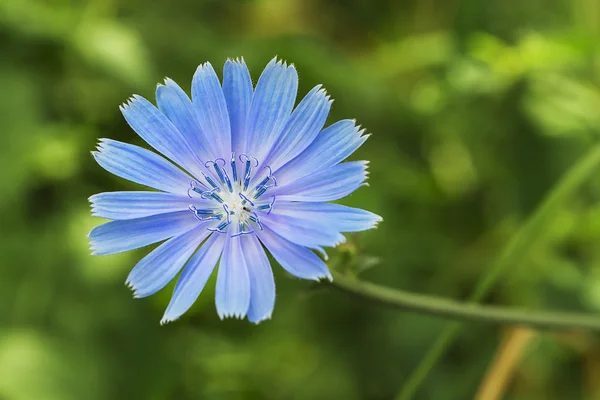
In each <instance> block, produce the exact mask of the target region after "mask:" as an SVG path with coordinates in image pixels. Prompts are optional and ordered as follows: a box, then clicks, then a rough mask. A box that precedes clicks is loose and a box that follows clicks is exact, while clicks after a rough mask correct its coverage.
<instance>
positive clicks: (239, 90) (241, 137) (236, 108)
mask: <svg viewBox="0 0 600 400" xmlns="http://www.w3.org/2000/svg"><path fill="white" fill-rule="evenodd" d="M223 93H224V94H225V101H226V102H227V110H228V111H229V120H230V122H231V142H232V143H231V145H232V150H233V151H234V152H235V153H236V154H238V155H239V154H242V153H245V152H246V143H247V141H248V138H247V135H248V130H247V124H248V114H249V112H250V104H251V103H252V79H251V77H250V72H249V71H248V67H247V66H246V63H245V62H244V59H243V58H242V59H241V60H239V61H233V60H227V62H225V67H224V68H223Z"/></svg>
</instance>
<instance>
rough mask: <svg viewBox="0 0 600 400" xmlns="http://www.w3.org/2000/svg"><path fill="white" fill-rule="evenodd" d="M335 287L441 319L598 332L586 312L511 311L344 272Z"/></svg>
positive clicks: (599, 325)
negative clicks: (399, 287) (394, 286)
mask: <svg viewBox="0 0 600 400" xmlns="http://www.w3.org/2000/svg"><path fill="white" fill-rule="evenodd" d="M331 284H332V285H333V286H335V287H336V288H338V289H341V290H343V291H345V292H348V293H351V294H353V295H356V296H359V297H362V298H364V299H367V300H372V301H376V302H378V303H381V304H384V305H388V306H392V307H396V308H400V309H402V310H406V311H416V312H418V313H421V314H430V315H435V316H438V317H443V318H451V319H460V320H467V321H480V322H492V323H498V324H507V325H524V326H530V327H533V328H537V329H590V330H598V331H600V317H598V316H596V315H587V314H573V313H555V312H539V311H526V310H522V311H519V310H512V309H509V308H505V307H498V306H483V305H479V304H473V303H461V302H457V301H452V300H448V299H443V298H436V297H432V296H426V295H420V294H414V293H408V292H403V291H400V290H396V289H391V288H387V287H384V286H380V285H376V284H373V283H369V282H364V281H360V280H357V279H354V278H351V277H348V276H344V275H339V274H336V275H335V279H334V280H333V282H332V283H331Z"/></svg>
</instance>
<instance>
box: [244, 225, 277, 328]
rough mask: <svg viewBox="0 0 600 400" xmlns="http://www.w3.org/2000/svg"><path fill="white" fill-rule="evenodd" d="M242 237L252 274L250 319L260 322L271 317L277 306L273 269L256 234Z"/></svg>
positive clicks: (247, 263) (250, 274) (245, 255)
mask: <svg viewBox="0 0 600 400" xmlns="http://www.w3.org/2000/svg"><path fill="white" fill-rule="evenodd" d="M240 239H241V242H242V243H241V245H242V252H243V253H244V257H245V258H246V265H247V266H248V274H249V276H250V307H249V308H248V321H250V322H254V323H259V322H260V321H263V320H265V319H269V318H271V314H272V313H273V307H275V280H274V278H273V270H272V269H271V264H270V263H269V258H268V257H267V255H266V254H265V250H264V249H263V247H262V245H261V244H260V242H259V241H258V239H257V238H256V236H255V235H242V236H240Z"/></svg>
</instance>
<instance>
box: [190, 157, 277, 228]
mask: <svg viewBox="0 0 600 400" xmlns="http://www.w3.org/2000/svg"><path fill="white" fill-rule="evenodd" d="M239 161H240V163H241V164H240V165H238V162H237V160H236V157H235V154H232V155H231V161H230V162H229V165H227V162H226V161H225V160H224V159H223V158H217V159H216V160H214V161H207V162H206V164H205V165H204V166H205V167H206V169H207V171H206V172H207V173H202V175H203V176H204V180H203V181H191V182H190V188H189V189H188V196H189V197H190V198H192V193H195V194H196V195H197V196H200V198H201V199H202V200H205V201H202V202H201V204H202V207H201V208H199V207H196V206H195V205H190V207H189V209H190V211H191V212H192V213H193V214H194V216H195V217H196V218H197V219H198V220H200V221H202V222H207V221H215V222H214V223H213V224H211V225H214V226H211V227H208V228H207V229H208V230H209V231H213V232H218V233H226V232H228V231H229V230H230V226H231V230H232V233H233V234H232V235H231V237H235V236H240V235H244V234H249V233H253V232H254V229H256V228H258V229H261V230H262V229H263V227H262V224H261V222H260V217H259V213H266V214H269V213H270V212H271V210H272V209H273V204H274V203H275V196H268V195H267V196H265V194H266V193H267V192H268V190H269V189H270V188H272V187H274V186H277V180H276V179H275V177H274V176H273V173H272V171H271V168H270V167H269V166H265V167H264V168H263V169H262V171H265V170H266V171H267V175H266V176H265V177H264V178H263V179H262V180H261V181H260V182H259V183H258V184H256V185H251V183H252V181H253V178H255V177H257V176H258V173H256V174H255V172H256V171H254V170H255V169H256V168H257V167H258V165H259V164H260V163H259V161H258V160H257V159H256V158H250V157H248V156H247V155H246V154H241V155H240V156H239ZM253 164H254V165H253ZM230 174H231V178H230Z"/></svg>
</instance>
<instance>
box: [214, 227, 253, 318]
mask: <svg viewBox="0 0 600 400" xmlns="http://www.w3.org/2000/svg"><path fill="white" fill-rule="evenodd" d="M216 303H217V313H218V314H219V317H220V318H221V319H222V318H225V317H237V318H243V317H244V316H245V315H246V313H247V312H248V307H249V305H250V279H249V277H248V268H247V266H246V260H245V258H244V254H243V253H242V249H241V246H240V241H239V238H231V237H228V238H227V240H226V242H225V248H224V249H223V256H222V257H221V263H220V265H219V273H218V275H217V293H216Z"/></svg>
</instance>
